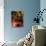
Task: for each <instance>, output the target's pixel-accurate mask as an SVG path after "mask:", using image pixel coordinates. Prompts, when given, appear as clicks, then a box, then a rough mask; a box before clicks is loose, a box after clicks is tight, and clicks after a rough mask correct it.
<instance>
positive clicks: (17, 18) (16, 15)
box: [11, 11, 23, 28]
mask: <svg viewBox="0 0 46 46" xmlns="http://www.w3.org/2000/svg"><path fill="white" fill-rule="evenodd" d="M11 25H12V27H14V28H16V27H23V13H22V11H11Z"/></svg>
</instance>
